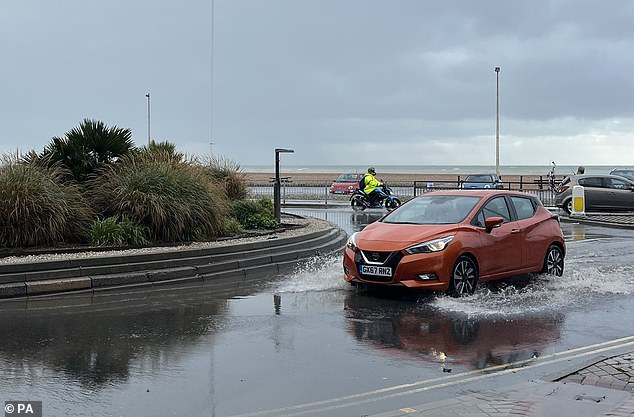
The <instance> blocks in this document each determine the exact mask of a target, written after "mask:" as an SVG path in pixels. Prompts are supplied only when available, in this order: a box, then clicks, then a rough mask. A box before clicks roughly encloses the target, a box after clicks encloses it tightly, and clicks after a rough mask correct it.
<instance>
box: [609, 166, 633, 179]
mask: <svg viewBox="0 0 634 417" xmlns="http://www.w3.org/2000/svg"><path fill="white" fill-rule="evenodd" d="M611 174H612V175H619V176H621V177H625V178H627V179H630V180H634V169H615V170H613V171H612V172H611Z"/></svg>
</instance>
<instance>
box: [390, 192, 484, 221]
mask: <svg viewBox="0 0 634 417" xmlns="http://www.w3.org/2000/svg"><path fill="white" fill-rule="evenodd" d="M478 201H480V197H475V196H462V195H426V196H422V197H418V198H414V199H413V200H410V201H408V202H407V203H406V204H403V205H402V206H401V207H399V209H398V210H395V211H393V212H391V213H390V214H388V215H387V216H385V217H384V218H383V220H382V222H384V223H395V224H453V223H460V222H461V221H463V220H464V219H465V218H466V217H467V215H468V214H469V213H470V212H471V210H473V208H474V207H475V205H476V204H477V203H478Z"/></svg>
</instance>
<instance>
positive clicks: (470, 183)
mask: <svg viewBox="0 0 634 417" xmlns="http://www.w3.org/2000/svg"><path fill="white" fill-rule="evenodd" d="M460 188H464V189H467V188H503V185H502V181H501V180H500V178H498V176H497V175H496V174H471V175H467V178H465V180H464V181H463V182H462V184H460Z"/></svg>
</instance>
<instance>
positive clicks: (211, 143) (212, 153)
mask: <svg viewBox="0 0 634 417" xmlns="http://www.w3.org/2000/svg"><path fill="white" fill-rule="evenodd" d="M215 144H216V143H215V142H209V157H210V158H212V159H213V157H214V150H213V146H214V145H215Z"/></svg>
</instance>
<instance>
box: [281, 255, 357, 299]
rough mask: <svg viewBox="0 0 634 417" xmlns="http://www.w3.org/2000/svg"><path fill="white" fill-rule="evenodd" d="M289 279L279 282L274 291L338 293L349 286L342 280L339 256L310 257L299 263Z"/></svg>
mask: <svg viewBox="0 0 634 417" xmlns="http://www.w3.org/2000/svg"><path fill="white" fill-rule="evenodd" d="M289 278H290V279H289V280H285V281H283V282H280V283H279V287H278V288H276V290H275V291H276V292H278V293H284V292H311V291H333V290H334V291H339V290H342V289H345V288H347V287H348V286H349V285H348V284H347V283H346V282H345V281H344V279H343V269H342V267H341V256H340V255H330V256H315V257H312V258H310V259H308V260H306V261H304V262H301V263H299V264H298V265H297V267H296V269H295V271H294V273H293V274H292V275H291V276H290V277H289Z"/></svg>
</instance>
